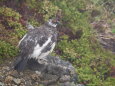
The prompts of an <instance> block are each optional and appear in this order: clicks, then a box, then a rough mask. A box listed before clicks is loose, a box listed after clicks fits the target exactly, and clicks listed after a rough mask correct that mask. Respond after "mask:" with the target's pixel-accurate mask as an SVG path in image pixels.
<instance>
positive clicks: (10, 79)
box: [5, 76, 13, 83]
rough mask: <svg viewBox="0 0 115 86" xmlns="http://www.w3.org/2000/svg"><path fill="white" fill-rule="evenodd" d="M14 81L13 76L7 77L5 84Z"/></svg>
mask: <svg viewBox="0 0 115 86" xmlns="http://www.w3.org/2000/svg"><path fill="white" fill-rule="evenodd" d="M12 80H13V77H12V76H7V77H6V78H5V83H11V82H12Z"/></svg>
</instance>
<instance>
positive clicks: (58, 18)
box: [49, 10, 62, 27]
mask: <svg viewBox="0 0 115 86" xmlns="http://www.w3.org/2000/svg"><path fill="white" fill-rule="evenodd" d="M61 17H62V16H61V10H58V11H57V13H56V15H55V18H53V19H50V20H49V25H50V26H53V27H56V26H57V25H59V24H60V21H61Z"/></svg>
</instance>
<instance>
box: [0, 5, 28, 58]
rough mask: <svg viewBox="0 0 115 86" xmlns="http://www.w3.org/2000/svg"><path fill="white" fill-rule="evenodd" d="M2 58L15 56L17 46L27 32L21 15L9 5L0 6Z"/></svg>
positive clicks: (0, 52)
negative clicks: (8, 6)
mask: <svg viewBox="0 0 115 86" xmlns="http://www.w3.org/2000/svg"><path fill="white" fill-rule="evenodd" d="M0 18H1V21H0V58H8V57H14V56H15V55H16V53H17V51H18V50H17V48H16V46H17V45H18V42H19V40H20V39H21V38H22V37H23V35H24V34H25V33H26V30H24V27H23V25H22V24H21V22H20V18H21V15H20V14H19V13H18V12H16V11H14V10H12V9H11V8H7V7H0Z"/></svg>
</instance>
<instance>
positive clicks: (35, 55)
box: [31, 36, 52, 59]
mask: <svg viewBox="0 0 115 86" xmlns="http://www.w3.org/2000/svg"><path fill="white" fill-rule="evenodd" d="M51 37H52V36H51ZM51 37H49V38H48V40H47V41H46V42H45V43H44V44H43V45H42V46H41V47H40V45H39V44H37V45H36V46H35V48H34V51H33V53H32V55H31V58H36V59H38V58H39V57H38V56H39V55H40V54H41V51H42V50H43V49H44V48H45V47H46V46H47V45H48V43H50V42H51Z"/></svg>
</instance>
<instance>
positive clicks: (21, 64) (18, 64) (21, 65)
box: [13, 57, 27, 72]
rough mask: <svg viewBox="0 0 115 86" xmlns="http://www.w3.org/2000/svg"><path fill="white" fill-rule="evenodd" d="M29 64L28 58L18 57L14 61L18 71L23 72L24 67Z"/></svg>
mask: <svg viewBox="0 0 115 86" xmlns="http://www.w3.org/2000/svg"><path fill="white" fill-rule="evenodd" d="M26 65H27V59H22V58H21V57H18V58H17V59H16V60H15V62H14V67H13V68H14V69H15V70H17V71H18V72H22V71H23V70H24V68H25V67H26Z"/></svg>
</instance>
